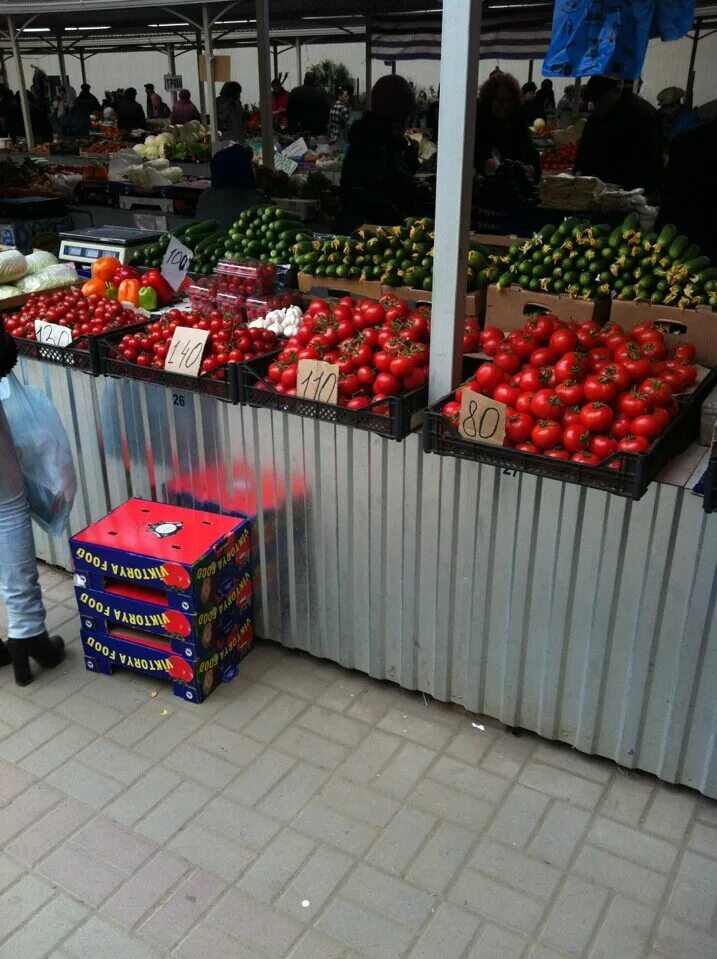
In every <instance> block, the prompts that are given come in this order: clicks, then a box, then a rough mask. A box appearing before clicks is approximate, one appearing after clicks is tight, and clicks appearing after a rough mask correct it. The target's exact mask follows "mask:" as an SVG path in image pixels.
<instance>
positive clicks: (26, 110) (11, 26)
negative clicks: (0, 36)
mask: <svg viewBox="0 0 717 959" xmlns="http://www.w3.org/2000/svg"><path fill="white" fill-rule="evenodd" d="M7 32H8V34H9V36H10V46H11V47H12V55H13V57H14V58H15V64H16V66H17V79H18V83H19V84H20V108H21V110H22V122H23V124H24V126H25V140H26V141H27V148H28V150H31V149H32V148H33V147H34V146H35V137H34V136H33V134H32V123H31V122H30V107H29V104H28V102H27V86H26V85H25V71H24V70H23V68H22V57H21V56H20V46H19V44H18V42H17V33H16V32H15V23H14V21H13V19H12V17H11V16H8V18H7Z"/></svg>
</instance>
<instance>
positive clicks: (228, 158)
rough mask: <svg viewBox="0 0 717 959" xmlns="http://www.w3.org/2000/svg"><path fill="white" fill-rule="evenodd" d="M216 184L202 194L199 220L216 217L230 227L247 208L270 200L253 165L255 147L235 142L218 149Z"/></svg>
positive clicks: (213, 167) (214, 161) (221, 224)
mask: <svg viewBox="0 0 717 959" xmlns="http://www.w3.org/2000/svg"><path fill="white" fill-rule="evenodd" d="M211 172H212V185H211V187H210V188H209V189H208V190H205V191H204V193H202V195H201V196H200V197H199V202H198V203H197V213H196V218H197V220H198V221H199V220H216V221H217V222H218V223H219V227H220V229H222V230H228V229H229V227H230V226H231V225H232V223H233V222H234V221H235V220H236V218H237V217H238V216H239V214H240V213H241V212H242V211H243V210H248V209H249V207H252V206H258V205H260V204H262V203H266V202H267V197H266V194H264V193H262V191H261V190H257V188H256V181H255V179H254V170H253V168H252V165H251V150H250V149H248V148H247V147H244V146H240V145H239V144H234V145H233V146H230V147H227V148H226V149H225V150H218V151H217V153H215V154H214V156H213V157H212V162H211Z"/></svg>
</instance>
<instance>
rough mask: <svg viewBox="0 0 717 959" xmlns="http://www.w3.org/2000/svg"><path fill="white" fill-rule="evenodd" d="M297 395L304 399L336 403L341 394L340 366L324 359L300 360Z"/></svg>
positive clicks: (297, 373)
mask: <svg viewBox="0 0 717 959" xmlns="http://www.w3.org/2000/svg"><path fill="white" fill-rule="evenodd" d="M296 395H297V396H300V397H301V398H302V399H304V400H318V401H319V402H320V403H335V402H336V400H337V399H338V395H339V368H338V366H337V365H336V364H335V363H324V361H323V360H299V367H298V369H297V372H296Z"/></svg>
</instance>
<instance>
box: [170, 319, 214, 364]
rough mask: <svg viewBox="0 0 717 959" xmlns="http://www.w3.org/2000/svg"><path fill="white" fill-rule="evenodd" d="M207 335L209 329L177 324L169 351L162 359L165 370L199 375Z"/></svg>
mask: <svg viewBox="0 0 717 959" xmlns="http://www.w3.org/2000/svg"><path fill="white" fill-rule="evenodd" d="M208 336H209V330H195V329H192V328H191V327H188V326H178V327H177V329H176V330H175V331H174V333H173V334H172V340H171V342H170V344H169V352H168V353H167V356H166V359H165V361H164V368H165V370H169V371H170V372H172V373H183V374H184V375H185V376H199V370H200V368H201V365H202V356H203V355H204V347H205V346H206V345H207V337H208Z"/></svg>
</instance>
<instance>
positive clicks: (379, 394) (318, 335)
mask: <svg viewBox="0 0 717 959" xmlns="http://www.w3.org/2000/svg"><path fill="white" fill-rule="evenodd" d="M430 329H431V321H430V315H429V313H428V311H427V310H425V309H418V310H412V309H411V308H410V307H409V306H407V305H406V303H405V302H404V301H403V300H396V299H393V298H384V299H383V300H381V301H380V302H376V301H374V300H357V301H356V302H354V300H353V299H352V298H351V297H350V296H345V297H343V299H341V300H339V301H338V302H337V303H334V304H329V303H327V302H326V301H325V300H318V299H315V300H313V301H312V303H311V304H310V306H309V308H308V310H306V312H305V314H304V319H303V323H302V324H301V327H300V328H299V331H298V333H297V334H296V336H292V337H290V338H289V339H288V340H287V342H286V346H285V348H284V349H283V350H282V351H281V353H279V355H278V356H277V358H276V360H275V361H274V362H273V363H272V364H271V366H270V367H269V371H268V379H269V382H270V384H271V386H272V387H273V389H274V390H276V391H277V392H278V393H286V394H288V395H289V396H295V395H296V376H297V368H298V364H299V360H324V361H326V362H328V363H335V364H337V365H338V368H339V385H338V392H339V398H338V402H339V404H340V405H342V406H346V407H348V408H349V409H353V410H360V409H364V408H365V407H367V406H369V405H371V404H373V403H376V402H378V401H380V400H384V399H386V398H387V397H389V396H397V395H399V394H401V393H407V392H410V391H411V390H416V389H418V388H419V387H421V386H424V385H425V383H426V382H427V381H428V341H429V337H430ZM476 337H477V334H476Z"/></svg>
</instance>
